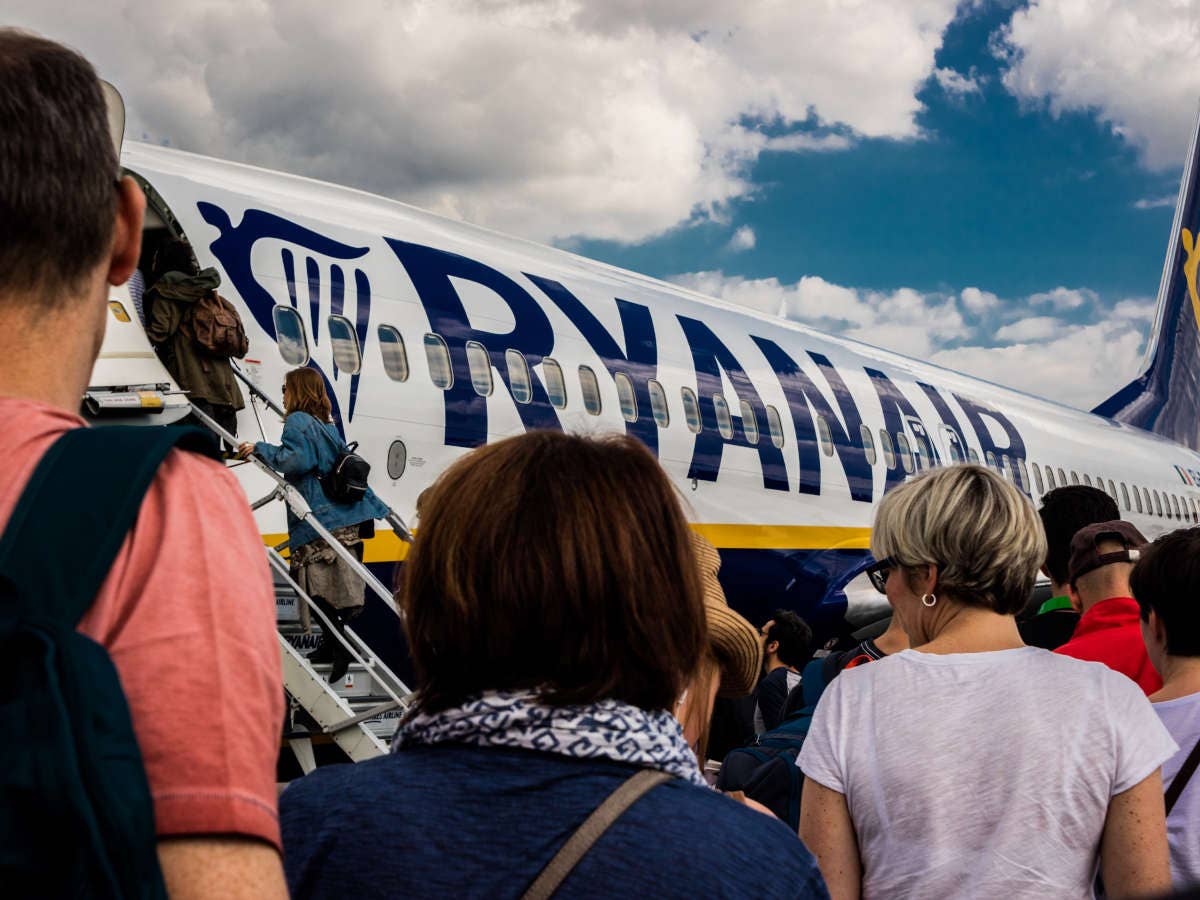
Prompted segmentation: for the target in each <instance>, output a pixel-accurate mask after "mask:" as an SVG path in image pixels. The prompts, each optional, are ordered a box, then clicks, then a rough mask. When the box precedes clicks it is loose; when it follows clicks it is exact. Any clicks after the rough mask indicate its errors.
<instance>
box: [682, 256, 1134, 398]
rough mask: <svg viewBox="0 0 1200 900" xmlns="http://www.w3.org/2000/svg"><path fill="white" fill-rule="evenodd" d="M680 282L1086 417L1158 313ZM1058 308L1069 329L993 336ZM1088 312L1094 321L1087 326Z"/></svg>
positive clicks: (1036, 328) (1044, 323)
mask: <svg viewBox="0 0 1200 900" xmlns="http://www.w3.org/2000/svg"><path fill="white" fill-rule="evenodd" d="M674 280H675V281H676V282H678V283H680V284H683V285H685V286H687V287H690V288H692V289H693V290H696V291H699V292H700V293H703V294H707V295H709V296H714V297H720V298H721V299H723V300H727V301H729V302H732V303H738V304H741V305H743V306H748V307H751V308H753V309H757V310H759V311H761V312H767V313H774V314H777V315H780V316H785V317H787V318H790V319H794V320H796V321H800V322H803V323H805V324H807V325H811V326H813V327H815V328H819V329H821V330H824V331H829V332H831V333H834V334H840V335H842V336H844V337H851V338H855V339H857V340H861V341H863V342H865V343H868V344H873V345H875V346H878V347H884V348H886V349H889V350H895V351H897V352H900V353H904V354H906V355H908V356H913V357H916V358H919V359H925V360H929V361H930V362H932V363H934V364H935V365H939V366H945V367H948V368H952V369H958V370H959V371H962V372H965V373H967V374H969V375H972V376H975V377H978V378H983V379H986V380H988V381H994V382H996V383H998V384H1003V385H1007V386H1009V387H1013V388H1017V389H1018V390H1024V391H1027V392H1029V393H1032V394H1037V395H1040V396H1043V397H1051V398H1053V399H1055V400H1058V401H1060V402H1063V403H1068V404H1071V405H1074V406H1078V407H1079V408H1081V409H1091V408H1092V407H1094V406H1095V405H1096V404H1097V403H1099V402H1100V401H1101V400H1103V399H1105V398H1106V397H1108V396H1109V395H1110V394H1112V393H1113V392H1114V391H1116V390H1117V389H1118V388H1120V387H1122V386H1123V385H1125V384H1126V383H1128V382H1129V381H1131V380H1132V379H1133V378H1134V376H1135V375H1136V374H1137V369H1138V364H1139V363H1140V361H1141V353H1142V349H1143V347H1144V345H1145V339H1146V335H1147V334H1148V333H1149V330H1150V325H1151V322H1152V320H1153V317H1154V306H1155V304H1154V301H1153V300H1150V299H1147V298H1144V297H1138V298H1129V299H1125V300H1121V301H1120V302H1118V303H1116V304H1113V305H1112V306H1111V307H1108V308H1101V304H1099V302H1098V298H1097V297H1096V295H1095V293H1094V292H1092V291H1090V290H1087V289H1083V288H1080V289H1075V290H1068V289H1067V288H1056V289H1055V290H1052V291H1045V292H1043V293H1040V294H1036V295H1034V297H1037V298H1039V299H1038V300H1037V302H1034V299H1033V297H1026V298H1023V299H1020V300H1016V301H1002V300H1001V299H1000V298H998V297H997V296H996V295H995V294H992V293H990V292H988V291H983V290H981V289H979V288H974V287H972V288H964V289H963V290H962V291H960V292H959V293H957V294H941V293H928V294H926V293H921V292H919V291H915V290H912V289H911V288H899V289H897V290H894V291H869V290H860V289H855V288H850V287H844V286H842V285H837V284H832V283H831V282H828V281H826V280H824V279H823V278H819V277H817V276H813V275H809V276H805V277H803V278H801V279H800V280H799V281H797V282H795V283H793V284H781V283H780V282H779V281H778V280H777V279H774V278H762V279H747V278H740V277H737V276H726V275H724V274H722V273H721V272H692V273H689V274H686V275H680V276H677V277H676V278H675V279H674ZM1076 300H1079V302H1078V303H1076ZM1056 302H1057V303H1059V304H1066V305H1063V306H1062V307H1061V310H1062V311H1065V312H1069V313H1070V314H1071V316H1072V319H1071V320H1068V319H1065V318H1060V317H1058V316H1047V315H1033V316H1026V317H1025V318H1017V319H1015V320H1013V321H1009V322H1008V324H1006V325H1003V326H1001V327H1000V328H999V329H996V328H995V323H994V321H993V319H994V318H995V317H997V316H1001V317H1003V316H1004V315H1005V314H1006V313H1007V314H1008V316H1009V317H1010V318H1011V316H1012V314H1013V313H1019V312H1020V311H1024V310H1029V309H1032V308H1034V307H1036V306H1038V305H1042V306H1045V305H1051V306H1054V305H1055V303H1056ZM1083 302H1088V303H1090V306H1089V308H1088V310H1082V309H1081V307H1082V304H1083ZM1070 304H1075V305H1074V306H1071V305H1070ZM1055 308H1056V309H1058V308H1059V307H1055ZM963 310H967V311H968V312H971V313H973V314H978V313H980V312H986V313H987V314H988V318H987V320H986V321H983V322H978V323H976V324H970V323H968V321H967V320H966V319H964V317H963V314H962V311H963ZM1087 311H1090V314H1091V319H1090V320H1089V319H1084V320H1082V321H1080V320H1079V317H1080V315H1081V313H1082V312H1087ZM998 342H999V345H997V343H998Z"/></svg>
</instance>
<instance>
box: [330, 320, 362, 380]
mask: <svg viewBox="0 0 1200 900" xmlns="http://www.w3.org/2000/svg"><path fill="white" fill-rule="evenodd" d="M328 325H329V337H330V339H331V340H332V341H333V364H334V365H335V366H337V367H338V368H339V369H340V370H341V371H343V372H345V373H346V374H347V375H357V374H358V372H359V370H360V369H361V368H362V353H361V351H360V350H359V348H358V335H357V334H355V333H354V325H352V324H351V322H350V320H349V319H347V318H346V317H345V316H330V317H329V319H328Z"/></svg>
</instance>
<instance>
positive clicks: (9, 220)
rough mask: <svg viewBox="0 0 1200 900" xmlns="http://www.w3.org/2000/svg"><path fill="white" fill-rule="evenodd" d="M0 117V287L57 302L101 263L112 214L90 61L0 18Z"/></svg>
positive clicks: (107, 148) (110, 166) (110, 160)
mask: <svg viewBox="0 0 1200 900" xmlns="http://www.w3.org/2000/svg"><path fill="white" fill-rule="evenodd" d="M0 123H3V125H2V126H0V295H3V294H7V293H10V292H20V293H26V292H28V293H31V294H33V295H36V296H37V297H38V298H39V299H40V300H42V302H44V303H46V304H47V305H54V304H55V303H57V302H59V301H60V300H61V299H63V298H65V297H69V296H70V295H71V294H72V293H73V292H74V291H76V290H78V288H79V286H80V283H81V281H82V280H83V278H84V277H85V276H87V274H88V273H89V272H91V271H92V270H93V269H94V268H95V267H96V266H97V265H98V264H99V263H100V261H101V259H102V258H103V256H104V254H105V253H106V252H107V251H108V248H109V245H110V244H111V243H112V232H113V224H114V222H115V221H116V210H117V192H116V187H115V183H116V179H117V156H116V148H114V147H113V144H112V138H111V136H110V135H109V131H108V117H107V113H106V109H105V105H104V95H103V93H102V92H101V89H100V81H99V79H98V78H97V77H96V71H95V69H93V68H92V65H91V63H89V62H88V61H87V60H86V59H84V58H83V57H82V56H80V55H79V54H78V53H76V52H75V51H73V50H69V49H67V48H66V47H63V46H62V45H60V44H56V43H54V42H52V41H48V40H45V39H44V38H40V37H38V36H36V35H33V34H29V33H27V32H23V31H18V30H16V29H13V28H0Z"/></svg>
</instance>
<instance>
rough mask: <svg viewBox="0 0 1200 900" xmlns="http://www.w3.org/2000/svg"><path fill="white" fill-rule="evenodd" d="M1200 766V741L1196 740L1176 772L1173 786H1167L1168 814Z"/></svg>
mask: <svg viewBox="0 0 1200 900" xmlns="http://www.w3.org/2000/svg"><path fill="white" fill-rule="evenodd" d="M1197 766H1200V741H1197V742H1196V746H1195V747H1193V748H1192V752H1191V753H1189V754H1188V758H1187V759H1185V760H1184V761H1183V765H1182V766H1180V767H1179V771H1178V772H1176V773H1175V777H1174V778H1172V779H1171V786H1170V787H1169V788H1167V793H1166V795H1165V797H1164V798H1163V799H1164V800H1165V801H1166V804H1167V815H1168V816H1169V815H1170V814H1171V810H1172V809H1174V807H1175V803H1176V801H1178V800H1179V795H1180V794H1182V793H1183V789H1184V788H1185V787H1187V783H1188V781H1190V780H1191V777H1192V775H1194V774H1195V772H1196V767H1197Z"/></svg>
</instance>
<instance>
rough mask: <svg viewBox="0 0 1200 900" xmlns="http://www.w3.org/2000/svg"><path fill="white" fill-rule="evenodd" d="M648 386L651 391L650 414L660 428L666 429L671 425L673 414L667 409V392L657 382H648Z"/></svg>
mask: <svg viewBox="0 0 1200 900" xmlns="http://www.w3.org/2000/svg"><path fill="white" fill-rule="evenodd" d="M646 386H647V387H648V388H649V389H650V413H651V414H652V415H653V416H654V421H655V422H657V423H658V427H659V428H666V427H667V426H668V425H670V424H671V412H670V410H669V409H667V392H666V391H664V390H663V386H662V385H661V384H659V383H658V382H657V381H648V382H646Z"/></svg>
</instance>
